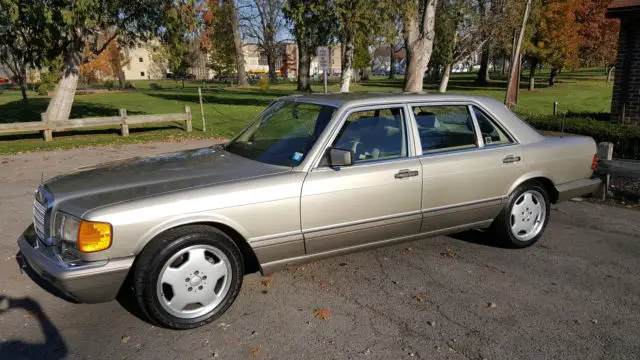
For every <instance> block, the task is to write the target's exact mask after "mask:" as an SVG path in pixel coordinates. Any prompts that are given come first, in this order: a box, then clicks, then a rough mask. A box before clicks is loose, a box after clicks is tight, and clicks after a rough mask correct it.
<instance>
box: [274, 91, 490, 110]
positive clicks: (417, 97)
mask: <svg viewBox="0 0 640 360" xmlns="http://www.w3.org/2000/svg"><path fill="white" fill-rule="evenodd" d="M283 99H284V100H289V101H296V102H309V103H314V104H323V105H329V106H333V107H342V106H343V105H348V106H353V105H358V106H363V105H365V106H366V105H379V104H384V103H394V102H440V101H463V102H469V101H477V102H481V103H484V102H486V101H487V100H488V99H490V101H492V102H493V101H495V100H494V99H493V98H489V97H485V96H470V95H457V94H437V93H436V94H427V93H400V92H398V93H388V92H387V93H384V92H358V93H329V94H322V93H313V94H297V95H290V96H286V97H284V98H283Z"/></svg>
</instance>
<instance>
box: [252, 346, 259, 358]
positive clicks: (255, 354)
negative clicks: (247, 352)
mask: <svg viewBox="0 0 640 360" xmlns="http://www.w3.org/2000/svg"><path fill="white" fill-rule="evenodd" d="M258 355H260V348H259V347H255V348H251V356H253V357H256V356H258Z"/></svg>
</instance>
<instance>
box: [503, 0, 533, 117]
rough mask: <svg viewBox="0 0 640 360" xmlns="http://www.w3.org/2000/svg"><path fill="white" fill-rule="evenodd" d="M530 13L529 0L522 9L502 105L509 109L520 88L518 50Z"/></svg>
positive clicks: (516, 99) (515, 100)
mask: <svg viewBox="0 0 640 360" xmlns="http://www.w3.org/2000/svg"><path fill="white" fill-rule="evenodd" d="M530 12H531V0H527V5H526V7H525V9H524V16H523V17H522V27H521V28H520V35H519V36H518V42H517V44H516V47H515V50H514V52H513V54H512V55H513V56H512V58H511V72H510V73H509V82H508V85H507V94H506V96H505V99H504V104H505V105H506V106H507V107H508V108H511V106H512V105H515V104H517V103H518V90H519V87H520V66H521V63H520V49H521V48H522V40H523V39H524V32H525V30H526V28H527V20H529V13H530Z"/></svg>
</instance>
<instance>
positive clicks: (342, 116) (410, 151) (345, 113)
mask: <svg viewBox="0 0 640 360" xmlns="http://www.w3.org/2000/svg"><path fill="white" fill-rule="evenodd" d="M392 108H398V109H401V111H402V112H403V121H404V122H405V126H404V128H405V129H404V131H405V137H406V139H407V144H406V148H407V155H406V156H402V157H398V158H393V159H381V160H373V161H367V162H364V163H361V164H357V163H354V164H353V165H351V166H343V167H340V168H348V167H353V166H362V165H369V164H374V163H381V162H391V161H397V160H405V159H410V158H414V157H415V156H416V154H415V151H414V145H413V143H414V139H413V138H412V137H411V133H410V131H409V116H408V115H409V114H408V113H407V109H408V107H407V105H406V104H405V103H390V104H380V105H357V106H352V107H347V108H345V109H343V110H342V111H337V112H336V113H335V114H334V116H339V119H338V121H337V123H336V124H335V125H331V123H329V125H327V128H328V127H329V126H332V127H331V129H330V130H331V131H330V133H328V135H327V138H326V139H325V140H324V141H322V145H321V146H320V144H319V143H317V144H316V146H317V147H318V149H319V150H320V151H319V152H318V153H317V154H315V155H314V156H315V158H314V159H313V161H312V162H311V164H312V165H311V170H312V171H313V170H317V169H323V168H327V169H329V167H321V166H319V165H320V161H321V160H322V157H323V156H324V154H325V153H326V151H327V149H328V148H329V147H330V146H331V144H333V142H334V141H335V139H336V137H337V136H338V133H339V132H340V129H342V126H343V125H344V123H345V122H346V121H347V119H348V118H349V116H351V114H353V113H356V112H360V111H368V110H379V109H392ZM325 131H326V130H325Z"/></svg>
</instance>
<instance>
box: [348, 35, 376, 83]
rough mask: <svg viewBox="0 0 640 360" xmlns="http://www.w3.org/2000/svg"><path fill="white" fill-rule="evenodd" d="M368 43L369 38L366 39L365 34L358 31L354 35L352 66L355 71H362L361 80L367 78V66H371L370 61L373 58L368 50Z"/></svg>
mask: <svg viewBox="0 0 640 360" xmlns="http://www.w3.org/2000/svg"><path fill="white" fill-rule="evenodd" d="M370 45H371V43H370V39H367V36H366V34H363V33H359V34H358V35H356V41H355V46H354V51H353V68H354V69H356V71H357V72H360V71H361V72H362V78H363V80H366V79H367V78H368V75H367V68H368V67H370V66H371V61H372V60H373V59H372V56H371V53H370V52H369V46H370ZM356 82H357V79H356Z"/></svg>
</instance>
